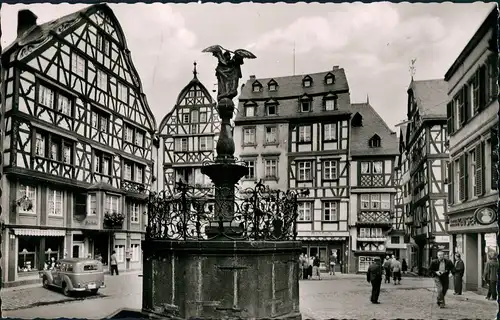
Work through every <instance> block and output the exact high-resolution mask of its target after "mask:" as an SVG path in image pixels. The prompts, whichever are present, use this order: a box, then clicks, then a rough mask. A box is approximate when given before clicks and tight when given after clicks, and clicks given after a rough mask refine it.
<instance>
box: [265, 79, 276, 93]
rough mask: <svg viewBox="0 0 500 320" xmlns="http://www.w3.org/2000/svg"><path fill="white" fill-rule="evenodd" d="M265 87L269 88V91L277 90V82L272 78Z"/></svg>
mask: <svg viewBox="0 0 500 320" xmlns="http://www.w3.org/2000/svg"><path fill="white" fill-rule="evenodd" d="M267 88H268V89H269V91H276V90H278V83H277V82H276V81H274V80H271V81H269V83H268V84H267Z"/></svg>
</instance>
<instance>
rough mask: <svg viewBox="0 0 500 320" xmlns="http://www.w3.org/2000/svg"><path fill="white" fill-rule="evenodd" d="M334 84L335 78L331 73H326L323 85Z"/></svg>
mask: <svg viewBox="0 0 500 320" xmlns="http://www.w3.org/2000/svg"><path fill="white" fill-rule="evenodd" d="M334 82H335V76H334V75H333V74H331V73H328V74H327V75H326V76H325V83H326V84H333V83H334Z"/></svg>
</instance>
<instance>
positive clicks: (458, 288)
mask: <svg viewBox="0 0 500 320" xmlns="http://www.w3.org/2000/svg"><path fill="white" fill-rule="evenodd" d="M464 272H465V265H464V262H463V261H462V257H461V256H460V253H456V254H455V275H454V276H455V278H454V282H453V284H454V286H453V287H454V290H455V292H454V293H453V294H456V295H461V294H462V282H463V280H462V279H463V277H464Z"/></svg>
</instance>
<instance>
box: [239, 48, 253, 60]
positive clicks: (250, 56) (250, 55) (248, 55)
mask: <svg viewBox="0 0 500 320" xmlns="http://www.w3.org/2000/svg"><path fill="white" fill-rule="evenodd" d="M234 54H237V55H239V56H240V57H242V58H247V59H255V58H257V57H256V56H255V55H254V54H253V53H251V52H250V51H248V50H245V49H238V50H235V51H234Z"/></svg>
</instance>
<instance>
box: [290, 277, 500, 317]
mask: <svg viewBox="0 0 500 320" xmlns="http://www.w3.org/2000/svg"><path fill="white" fill-rule="evenodd" d="M329 278H330V279H323V280H321V281H318V280H305V281H304V280H302V281H300V309H301V312H302V316H303V318H304V319H317V320H319V319H330V318H337V319H338V318H340V319H342V318H344V319H345V318H349V319H359V320H362V319H394V318H403V319H409V318H413V319H415V318H416V319H494V318H496V312H497V304H496V303H495V302H493V301H487V300H485V299H484V297H483V296H479V295H477V294H474V293H470V292H467V293H465V294H464V295H463V296H454V295H453V290H449V291H448V294H447V295H446V304H447V307H446V308H445V309H440V308H439V307H438V306H437V304H436V293H435V289H434V283H433V280H432V279H428V278H403V281H402V284H401V285H394V284H382V290H381V294H380V299H379V301H380V302H381V304H379V305H376V304H372V303H371V302H370V292H371V285H370V284H369V283H368V282H367V281H366V277H365V276H361V275H341V276H338V277H329Z"/></svg>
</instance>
